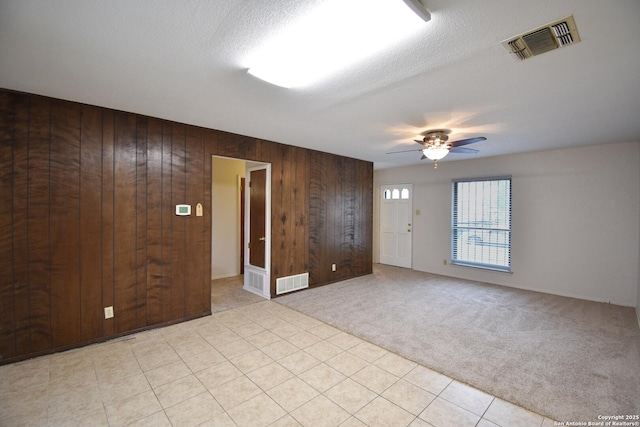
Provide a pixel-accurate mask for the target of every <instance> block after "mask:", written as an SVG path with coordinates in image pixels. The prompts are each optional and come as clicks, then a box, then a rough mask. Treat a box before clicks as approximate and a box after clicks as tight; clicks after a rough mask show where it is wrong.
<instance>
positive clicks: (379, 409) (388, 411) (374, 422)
mask: <svg viewBox="0 0 640 427" xmlns="http://www.w3.org/2000/svg"><path fill="white" fill-rule="evenodd" d="M356 418H358V419H359V420H361V421H362V422H364V423H365V424H366V425H367V426H369V427H378V426H379V427H386V426H408V425H409V424H410V423H411V422H412V421H413V420H414V419H415V415H413V414H411V413H409V412H407V411H405V410H404V409H402V408H400V407H399V406H397V405H394V404H393V403H391V402H389V401H388V400H387V399H385V398H383V397H378V398H376V399H375V400H373V401H372V402H371V403H369V404H368V405H367V406H365V407H364V408H362V409H361V410H360V411H358V413H357V414H356Z"/></svg>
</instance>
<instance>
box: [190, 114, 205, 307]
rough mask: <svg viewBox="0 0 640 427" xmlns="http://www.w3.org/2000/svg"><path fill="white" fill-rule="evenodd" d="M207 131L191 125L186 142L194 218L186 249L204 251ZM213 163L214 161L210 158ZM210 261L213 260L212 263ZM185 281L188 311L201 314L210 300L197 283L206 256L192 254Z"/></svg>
mask: <svg viewBox="0 0 640 427" xmlns="http://www.w3.org/2000/svg"><path fill="white" fill-rule="evenodd" d="M204 154H205V151H204V134H203V132H202V129H200V128H196V127H193V126H189V127H187V129H186V141H185V155H186V158H185V167H186V175H185V178H186V189H185V194H186V197H185V201H186V203H187V204H190V205H191V215H192V216H191V217H187V218H186V219H187V221H185V227H186V230H185V238H186V241H185V245H186V247H185V251H187V252H193V253H201V252H202V251H204V250H205V247H204V241H205V238H204V233H205V230H206V227H205V223H204V216H200V217H199V216H196V205H197V204H198V203H201V204H202V205H203V209H204V206H207V208H209V206H208V204H207V203H205V201H204V200H203V194H204V191H203V190H204V186H203V181H202V176H203V174H204V170H205V168H204V157H205V155H204ZM209 163H211V160H209ZM209 264H210V262H209ZM184 271H185V275H184V276H185V282H186V283H187V284H188V285H187V286H188V289H189V290H188V292H186V295H185V314H186V315H187V316H193V315H196V314H198V313H201V312H202V311H201V307H202V304H201V301H202V300H203V299H209V297H208V294H204V293H203V292H202V288H201V287H200V286H197V284H198V283H200V281H201V278H202V275H203V274H204V264H203V259H202V257H198V256H190V257H187V258H186V259H185V270H184Z"/></svg>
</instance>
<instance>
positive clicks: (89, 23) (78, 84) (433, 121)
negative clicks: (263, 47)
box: [0, 0, 640, 168]
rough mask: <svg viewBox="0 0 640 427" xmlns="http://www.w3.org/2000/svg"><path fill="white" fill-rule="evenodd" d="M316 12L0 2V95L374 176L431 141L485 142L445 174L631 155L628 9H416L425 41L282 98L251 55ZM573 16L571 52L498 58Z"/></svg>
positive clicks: (237, 1)
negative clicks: (284, 150) (516, 42)
mask: <svg viewBox="0 0 640 427" xmlns="http://www.w3.org/2000/svg"><path fill="white" fill-rule="evenodd" d="M325 1H326V0H325ZM388 1H402V0H388ZM320 3H323V0H307V1H304V2H301V1H299V0H278V1H273V0H254V1H248V0H244V1H241V0H208V1H205V0H181V1H175V0H136V1H130V0H110V1H98V0H0V87H3V88H6V89H13V90H18V91H24V92H30V93H36V94H42V95H47V96H53V97H57V98H63V99H69V100H73V101H78V102H84V103H89V104H95V105H100V106H105V107H110V108H115V109H119V110H124V111H131V112H136V113H141V114H146V115H150V116H154V117H160V118H165V119H170V120H175V121H178V122H184V123H189V124H195V125H200V126H205V127H209V128H213V129H220V130H225V131H230V132H235V133H239V134H243V135H248V136H254V137H259V138H263V139H267V140H272V141H277V142H281V143H285V144H291V145H296V146H302V147H307V148H312V149H318V150H322V151H327V152H331V153H336V154H341V155H346V156H350V157H355V158H359V159H364V160H369V161H373V162H374V163H375V167H376V168H385V167H394V166H404V165H411V164H418V163H420V161H419V160H418V159H419V157H420V153H418V152H410V153H403V154H394V155H386V154H385V153H387V152H389V151H396V150H403V149H412V148H416V149H417V148H418V146H417V145H416V144H414V143H413V142H412V141H413V139H415V138H419V137H420V134H421V133H422V132H424V131H425V130H428V129H439V128H448V129H451V131H452V133H451V135H450V138H451V140H457V139H463V138H469V137H474V136H485V137H487V141H485V142H481V143H477V144H475V145H473V148H476V149H479V150H480V153H479V154H476V155H466V154H450V155H449V156H447V158H445V161H451V160H463V159H469V158H471V156H475V157H482V156H496V155H502V154H509V153H519V152H531V151H539V150H548V149H554V148H563V147H572V146H586V145H595V144H602V143H614V142H628V141H640V48H638V42H639V41H640V25H638V20H639V19H640V1H638V0H612V1H608V2H604V1H601V0H563V1H557V0H553V1H550V0H542V1H514V0H485V1H476V0H462V1H461V0H455V1H454V0H425V3H426V5H427V8H428V10H429V11H430V13H431V17H432V19H431V21H430V22H428V23H425V24H424V26H423V28H422V30H420V31H419V32H417V33H415V34H414V35H413V36H412V37H411V38H409V39H406V40H404V41H402V42H401V43H399V44H396V45H395V46H393V47H392V48H389V49H386V50H384V51H380V52H379V53H378V54H377V55H375V56H372V57H369V58H367V59H365V60H364V61H362V62H361V63H359V64H357V65H355V66H350V67H346V68H344V69H342V70H340V71H339V72H336V73H335V74H334V75H332V76H330V77H329V78H327V79H326V80H323V81H321V82H319V83H317V84H315V85H312V86H309V87H305V88H300V89H284V88H280V87H277V86H273V85H270V84H268V83H265V82H263V81H261V80H258V79H256V78H254V77H252V76H251V75H248V74H247V73H246V70H247V68H248V66H249V64H247V60H248V58H249V56H250V54H251V53H252V52H254V51H255V49H257V48H258V47H259V46H260V44H261V43H262V42H264V41H265V40H267V39H268V38H269V37H271V36H272V35H274V34H276V33H277V32H278V30H279V29H281V28H283V26H285V25H287V24H290V23H292V22H295V21H296V20H297V19H299V18H300V17H302V16H304V15H305V14H306V13H308V12H309V11H312V10H313V8H314V7H316V6H317V5H318V4H320ZM572 14H573V15H574V17H575V20H576V24H577V27H578V31H579V33H580V36H581V39H582V41H581V42H580V43H577V44H575V45H571V46H567V47H565V48H562V49H558V50H555V51H552V52H549V53H546V54H543V55H540V56H536V57H534V58H532V59H529V60H527V61H524V62H518V61H516V60H514V59H513V58H512V57H511V55H510V54H509V53H507V51H506V50H504V48H503V47H502V46H501V44H500V42H501V41H502V40H504V39H507V38H509V37H511V36H514V35H517V34H520V33H523V32H526V31H528V30H531V29H534V28H536V27H539V26H541V25H544V24H546V23H549V22H551V21H555V20H557V19H561V18H564V17H566V16H568V15H572ZM327 31H330V29H327ZM425 162H427V161H425Z"/></svg>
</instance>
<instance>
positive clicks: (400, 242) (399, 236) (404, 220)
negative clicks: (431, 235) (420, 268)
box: [380, 184, 413, 268]
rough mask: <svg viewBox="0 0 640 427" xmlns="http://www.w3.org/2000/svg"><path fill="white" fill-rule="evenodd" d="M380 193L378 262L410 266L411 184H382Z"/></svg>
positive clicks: (411, 226) (411, 227)
mask: <svg viewBox="0 0 640 427" xmlns="http://www.w3.org/2000/svg"><path fill="white" fill-rule="evenodd" d="M380 197H381V200H380V263H381V264H388V265H395V266H397V267H406V268H411V255H412V249H411V246H412V238H411V230H412V229H413V222H412V213H413V204H412V202H411V201H412V197H413V188H412V186H411V184H396V185H382V186H381V187H380Z"/></svg>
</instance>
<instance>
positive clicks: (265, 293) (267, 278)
mask: <svg viewBox="0 0 640 427" xmlns="http://www.w3.org/2000/svg"><path fill="white" fill-rule="evenodd" d="M256 164H257V165H256ZM261 169H265V170H266V182H265V236H264V237H265V248H264V268H262V267H258V266H255V265H251V264H250V263H249V259H250V258H249V238H250V234H251V233H250V232H249V230H251V228H250V226H251V224H250V221H251V215H250V211H251V194H250V192H251V188H250V184H251V180H250V177H251V172H252V171H256V170H261ZM245 170H246V172H245V191H244V197H245V208H244V209H245V215H244V226H245V233H244V286H243V288H244V289H245V290H247V291H249V292H252V293H254V294H256V295H260V296H261V297H264V298H266V299H271V164H270V163H262V162H247V163H246V169H245ZM255 280H262V291H260V290H259V289H258V288H257V287H256V286H255V285H254V284H252V283H254V282H252V281H255Z"/></svg>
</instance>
